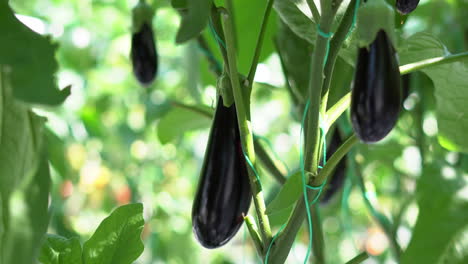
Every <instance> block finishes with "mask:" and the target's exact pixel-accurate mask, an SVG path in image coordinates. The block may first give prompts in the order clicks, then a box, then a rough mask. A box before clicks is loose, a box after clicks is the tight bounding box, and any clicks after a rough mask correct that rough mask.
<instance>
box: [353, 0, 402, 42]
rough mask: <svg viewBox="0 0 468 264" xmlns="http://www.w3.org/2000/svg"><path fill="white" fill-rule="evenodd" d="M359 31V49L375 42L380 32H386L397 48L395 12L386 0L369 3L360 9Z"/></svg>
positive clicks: (375, 0)
mask: <svg viewBox="0 0 468 264" xmlns="http://www.w3.org/2000/svg"><path fill="white" fill-rule="evenodd" d="M357 30H358V35H359V47H366V46H369V45H370V44H371V43H372V42H374V40H375V38H376V36H377V33H378V32H379V31H380V30H385V32H386V33H387V36H388V37H389V39H390V41H391V42H392V43H393V46H394V47H396V46H397V45H396V36H395V11H394V10H393V7H392V6H391V5H389V4H388V3H387V2H385V0H374V1H369V2H367V3H365V4H364V5H362V6H361V7H360V8H359V15H358V25H357Z"/></svg>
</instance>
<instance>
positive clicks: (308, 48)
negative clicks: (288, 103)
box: [276, 2, 312, 101]
mask: <svg viewBox="0 0 468 264" xmlns="http://www.w3.org/2000/svg"><path fill="white" fill-rule="evenodd" d="M276 3H278V2H276ZM277 43H278V48H279V51H278V52H280V53H281V57H282V58H283V61H284V66H285V68H286V71H287V74H288V78H289V82H290V85H291V87H292V88H293V89H295V91H297V93H299V96H301V97H302V98H306V95H307V93H308V87H309V79H310V78H309V76H310V62H311V60H310V57H311V56H312V44H310V43H309V42H307V41H306V40H304V39H303V38H300V37H299V36H298V35H297V34H296V33H294V32H293V31H292V30H291V28H290V27H288V26H287V25H286V24H284V23H283V22H281V21H280V27H279V33H278V36H277ZM304 101H305V100H304Z"/></svg>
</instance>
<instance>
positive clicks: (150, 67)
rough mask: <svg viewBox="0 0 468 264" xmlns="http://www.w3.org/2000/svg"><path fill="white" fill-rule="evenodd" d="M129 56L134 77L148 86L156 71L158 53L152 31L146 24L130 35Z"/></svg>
mask: <svg viewBox="0 0 468 264" xmlns="http://www.w3.org/2000/svg"><path fill="white" fill-rule="evenodd" d="M130 56H131V59H132V65H133V73H134V74H135V77H136V78H137V80H138V81H139V82H140V83H141V84H143V85H149V84H150V83H151V82H152V81H153V80H154V78H155V77H156V73H157V71H158V53H157V52H156V47H155V42H154V36H153V29H152V28H151V26H150V25H149V24H148V23H143V24H142V25H141V28H140V30H139V31H138V32H136V33H134V34H133V35H132V49H131V52H130Z"/></svg>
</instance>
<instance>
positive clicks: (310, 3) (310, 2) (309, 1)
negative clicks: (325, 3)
mask: <svg viewBox="0 0 468 264" xmlns="http://www.w3.org/2000/svg"><path fill="white" fill-rule="evenodd" d="M307 5H308V6H309V9H310V12H311V13H312V18H313V19H314V23H317V21H320V13H319V11H318V9H317V6H316V5H315V3H314V0H307Z"/></svg>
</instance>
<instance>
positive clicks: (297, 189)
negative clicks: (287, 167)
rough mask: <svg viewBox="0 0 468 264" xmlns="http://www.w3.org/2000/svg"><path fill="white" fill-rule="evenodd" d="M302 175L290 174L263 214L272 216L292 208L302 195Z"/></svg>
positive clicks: (297, 173)
mask: <svg viewBox="0 0 468 264" xmlns="http://www.w3.org/2000/svg"><path fill="white" fill-rule="evenodd" d="M301 176H302V174H301V172H296V173H294V174H292V175H291V176H290V177H289V178H288V179H287V180H286V183H285V184H284V185H283V187H282V188H281V190H280V191H279V193H278V194H277V195H276V197H275V198H274V199H273V201H271V203H269V204H268V206H267V208H266V211H265V213H266V214H267V215H272V214H275V213H279V212H281V211H282V210H285V209H287V208H288V207H290V206H292V205H293V204H294V203H295V202H296V201H297V199H299V197H301V195H302V177H301Z"/></svg>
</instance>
